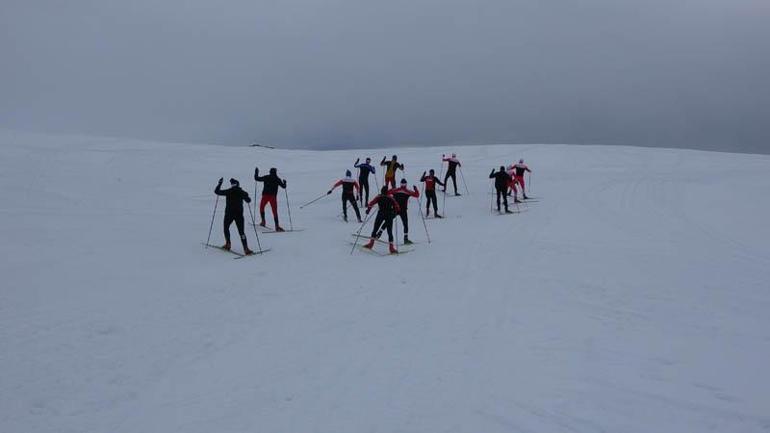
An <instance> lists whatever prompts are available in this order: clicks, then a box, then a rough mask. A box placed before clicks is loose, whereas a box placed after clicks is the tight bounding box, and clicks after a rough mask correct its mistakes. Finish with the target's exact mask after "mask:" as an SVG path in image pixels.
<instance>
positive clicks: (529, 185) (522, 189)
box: [521, 171, 532, 194]
mask: <svg viewBox="0 0 770 433" xmlns="http://www.w3.org/2000/svg"><path fill="white" fill-rule="evenodd" d="M527 186H528V187H529V193H530V194H532V172H531V171H530V172H529V173H527ZM521 191H522V193H523V192H524V188H521Z"/></svg>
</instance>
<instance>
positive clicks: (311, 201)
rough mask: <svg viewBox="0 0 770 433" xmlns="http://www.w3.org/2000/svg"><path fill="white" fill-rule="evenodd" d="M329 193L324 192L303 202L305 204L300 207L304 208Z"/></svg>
mask: <svg viewBox="0 0 770 433" xmlns="http://www.w3.org/2000/svg"><path fill="white" fill-rule="evenodd" d="M327 195H328V194H326V193H323V194H321V195H320V196H318V197H317V198H314V199H313V200H310V201H309V202H307V203H305V204H303V205H302V206H300V207H299V208H300V209H302V208H304V207H306V206H308V205H311V204H313V203H315V202H317V201H318V200H321V199H322V198H324V197H326V196H327Z"/></svg>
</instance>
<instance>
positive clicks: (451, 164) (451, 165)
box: [441, 153, 463, 195]
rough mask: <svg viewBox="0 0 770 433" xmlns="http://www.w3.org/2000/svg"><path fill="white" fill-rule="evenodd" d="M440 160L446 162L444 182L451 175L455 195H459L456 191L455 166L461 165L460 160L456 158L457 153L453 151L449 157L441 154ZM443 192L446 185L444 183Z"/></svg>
mask: <svg viewBox="0 0 770 433" xmlns="http://www.w3.org/2000/svg"><path fill="white" fill-rule="evenodd" d="M441 161H443V162H446V163H448V167H447V169H446V175H445V176H444V183H447V180H449V178H450V177H451V178H452V184H453V185H454V187H455V195H460V194H458V193H457V167H462V166H463V165H462V164H460V160H459V159H457V154H455V153H453V154H452V156H451V157H449V158H447V157H446V156H445V155H441ZM444 192H446V185H444Z"/></svg>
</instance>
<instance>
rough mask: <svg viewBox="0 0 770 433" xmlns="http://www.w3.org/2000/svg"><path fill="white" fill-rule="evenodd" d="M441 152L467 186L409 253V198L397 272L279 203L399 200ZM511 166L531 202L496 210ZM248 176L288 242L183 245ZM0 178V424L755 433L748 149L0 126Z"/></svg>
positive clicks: (763, 164)
mask: <svg viewBox="0 0 770 433" xmlns="http://www.w3.org/2000/svg"><path fill="white" fill-rule="evenodd" d="M451 151H455V152H457V153H458V156H459V157H460V159H462V161H463V163H464V165H463V173H464V175H465V179H466V181H467V183H468V187H469V188H470V195H465V196H463V197H462V198H450V199H448V200H447V203H446V214H447V215H448V216H449V217H450V218H447V219H446V220H443V221H428V222H427V224H428V229H429V230H430V235H431V238H432V241H433V242H432V243H431V244H430V245H428V244H427V243H425V232H424V229H423V226H422V223H421V221H420V219H419V217H418V215H417V213H416V206H415V204H416V202H413V203H412V204H411V206H412V216H411V226H412V228H411V232H412V233H411V236H412V238H414V240H416V241H420V242H422V243H420V244H418V245H416V247H415V249H414V251H413V252H411V253H409V254H406V255H400V256H390V257H379V256H376V255H373V254H367V253H362V252H356V253H355V254H353V255H350V254H349V253H350V249H351V245H350V243H349V242H350V240H351V239H352V238H351V236H350V234H351V233H352V232H353V231H354V230H355V229H356V227H357V224H355V223H352V222H351V223H349V224H345V223H343V222H342V221H341V219H340V217H339V215H338V214H339V213H340V205H339V190H337V191H335V193H334V195H333V196H332V197H328V198H325V199H324V200H321V201H319V202H318V203H316V204H314V205H312V206H310V207H307V208H305V209H303V210H300V209H298V205H299V204H301V203H303V202H305V201H308V200H311V199H312V198H315V197H316V196H318V195H319V194H321V193H323V192H324V191H326V190H327V189H328V188H329V186H330V185H331V184H332V182H333V181H334V180H336V179H338V178H339V177H341V176H342V175H343V174H344V171H345V169H346V168H349V167H350V166H351V164H352V162H353V160H354V159H355V158H356V157H357V156H360V157H365V156H367V155H371V156H372V157H373V159H375V160H379V159H380V158H381V157H382V156H383V155H391V154H392V153H394V152H395V153H397V154H398V155H399V159H400V160H401V161H403V162H404V163H405V164H406V168H407V171H406V175H407V177H408V178H409V180H410V184H411V183H417V182H415V181H416V180H417V177H418V176H419V174H420V173H422V171H423V170H425V169H428V168H435V169H436V170H437V171H438V169H439V163H438V161H439V157H440V155H441V153H442V152H451ZM519 157H523V158H525V159H526V161H527V162H528V163H529V164H530V166H531V167H532V169H533V170H534V175H533V176H532V182H533V185H532V195H534V196H538V197H540V198H541V200H540V201H539V202H537V203H532V204H529V205H527V206H523V207H522V208H523V209H526V210H527V211H526V212H523V213H521V214H517V215H513V216H495V215H492V214H490V211H489V206H490V202H489V200H490V195H489V192H490V189H489V188H490V182H489V180H488V179H487V175H488V173H489V171H490V170H491V169H492V168H493V167H498V166H500V165H501V164H504V163H511V162H512V161H514V159H518V158H519ZM255 165H259V167H260V168H261V169H263V170H267V169H268V168H269V167H273V166H274V167H278V168H279V172H280V173H281V175H282V176H283V177H285V178H287V179H288V186H289V190H288V191H289V198H290V200H291V204H292V218H293V223H294V226H296V227H302V228H304V229H305V231H302V232H295V233H287V234H282V235H276V234H265V235H263V236H261V241H262V244H263V246H264V247H270V248H272V251H271V252H269V253H268V254H266V255H264V256H258V257H253V258H245V259H241V260H233V259H232V256H231V255H229V254H226V253H223V252H221V251H218V250H216V249H209V250H204V249H203V247H202V245H201V242H203V241H205V239H206V235H207V233H208V228H209V222H210V218H211V212H212V210H213V206H214V195H213V193H212V190H213V188H214V186H215V182H216V180H217V179H218V178H219V177H221V176H223V177H225V179H227V178H229V177H231V176H233V177H236V178H239V179H240V180H241V181H242V183H243V184H244V186H246V189H247V190H248V191H249V192H250V193H251V194H253V182H252V181H251V176H252V172H253V168H254V166H255ZM0 185H2V189H1V190H0V240H1V242H0V257H1V258H0V287H1V288H0V347H2V351H0V431H2V432H8V433H35V432H137V433H139V432H141V433H148V432H163V433H166V432H185V433H192V432H206V433H210V432H218V433H225V432H269V433H280V432H286V433H300V432H319V433H347V432H350V433H362V432H382V433H393V432H415V433H417V432H420V433H429V432H430V433H433V432H468V433H479V432H484V433H494V432H643V433H650V432H656V433H660V432H706V431H713V432H730V433H736V432H761V431H768V430H770V391H768V390H770V378H769V377H770V376H769V375H768V374H767V371H766V370H767V363H768V360H770V314H769V313H768V312H769V311H770V247H769V245H770V229H769V228H768V225H767V223H768V221H770V201H768V192H769V191H770V157H768V156H759V155H738V154H727V153H709V152H698V151H690V150H671V149H645V148H631V147H600V146H567V145H563V146H562V145H548V146H538V145H531V146H525V145H518V146H509V145H494V146H492V145H490V146H478V147H466V148H445V149H442V148H413V149H386V150H377V151H371V150H370V151H326V152H314V151H284V150H269V149H260V148H231V147H219V146H204V145H186V144H167V143H147V142H137V141H131V140H113V139H101V138H76V137H51V136H42V135H26V134H24V135H21V134H14V133H9V132H3V133H0ZM284 201H285V200H284V196H283V195H282V194H281V196H279V204H280V206H281V211H282V213H283V222H284V224H285V225H288V218H287V217H286V208H285V203H284ZM220 205H221V202H220ZM221 209H222V208H221V207H220V213H219V214H218V215H217V219H216V222H215V226H214V227H215V229H214V235H213V239H214V240H215V241H216V243H220V242H222V234H221V230H220V226H221V217H222V214H221ZM249 228H250V227H249ZM232 232H233V234H235V227H234V226H233V227H232ZM248 235H249V240H250V242H251V244H252V245H254V244H255V242H254V233H253V231H251V230H250V231H249V232H248ZM234 244H235V248H236V249H240V245H239V243H238V242H237V241H236V242H235V243H234Z"/></svg>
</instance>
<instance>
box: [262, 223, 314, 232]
mask: <svg viewBox="0 0 770 433" xmlns="http://www.w3.org/2000/svg"><path fill="white" fill-rule="evenodd" d="M249 224H251V225H252V226H253V227H254V228H256V229H258V230H259V232H260V233H264V234H271V233H291V232H301V231H304V230H305V229H284V230H283V231H280V232H279V231H277V230H276V229H274V228H273V227H269V226H262V225H259V224H253V223H249Z"/></svg>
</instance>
